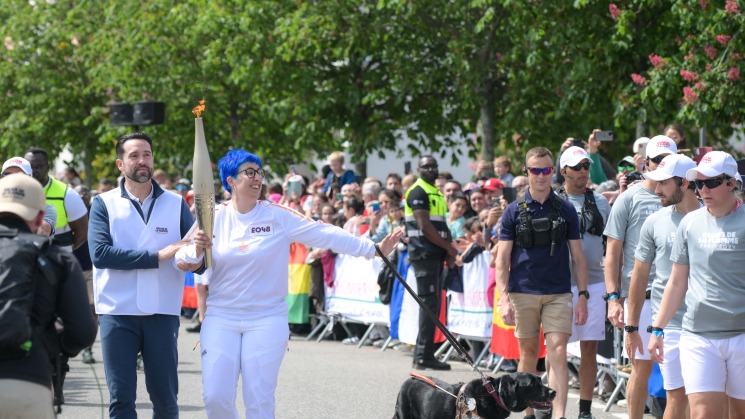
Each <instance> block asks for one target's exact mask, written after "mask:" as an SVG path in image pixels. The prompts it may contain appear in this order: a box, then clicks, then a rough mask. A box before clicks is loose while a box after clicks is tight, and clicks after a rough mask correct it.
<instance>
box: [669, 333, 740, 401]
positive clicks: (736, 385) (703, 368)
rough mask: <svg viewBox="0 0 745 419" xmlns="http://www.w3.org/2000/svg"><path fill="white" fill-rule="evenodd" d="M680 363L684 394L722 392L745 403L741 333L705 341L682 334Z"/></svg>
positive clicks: (694, 336) (702, 338)
mask: <svg viewBox="0 0 745 419" xmlns="http://www.w3.org/2000/svg"><path fill="white" fill-rule="evenodd" d="M665 337H667V334H665ZM665 359H667V355H665ZM680 363H681V364H682V365H685V366H686V368H685V369H684V370H683V381H684V382H685V386H686V394H692V393H702V392H706V391H714V392H718V393H722V392H726V393H727V395H728V396H730V397H732V398H735V399H740V400H745V385H743V383H745V333H743V334H740V335H737V336H733V337H731V338H726V339H708V338H705V337H702V336H699V335H694V334H693V333H690V332H683V334H682V335H681V337H680Z"/></svg>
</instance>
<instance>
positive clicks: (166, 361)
mask: <svg viewBox="0 0 745 419" xmlns="http://www.w3.org/2000/svg"><path fill="white" fill-rule="evenodd" d="M98 322H99V325H100V329H101V332H100V333H101V349H102V352H103V363H104V370H105V372H106V384H107V385H108V387H109V394H110V397H111V399H110V402H109V417H111V418H116V419H131V418H136V417H137V413H136V412H135V401H136V399H137V354H139V353H140V352H142V359H143V362H144V365H145V385H146V386H147V392H148V394H149V395H150V402H151V403H152V405H153V418H155V419H173V418H178V372H177V368H178V348H177V345H176V340H177V339H178V330H179V317H178V316H171V315H165V314H153V315H149V316H118V315H107V314H103V315H100V316H99V317H98Z"/></svg>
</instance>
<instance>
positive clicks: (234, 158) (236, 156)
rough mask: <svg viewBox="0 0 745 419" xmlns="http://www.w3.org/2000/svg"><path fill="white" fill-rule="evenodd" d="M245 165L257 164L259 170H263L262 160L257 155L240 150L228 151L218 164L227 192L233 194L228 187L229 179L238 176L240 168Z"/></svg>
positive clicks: (223, 185)
mask: <svg viewBox="0 0 745 419" xmlns="http://www.w3.org/2000/svg"><path fill="white" fill-rule="evenodd" d="M243 163H256V164H257V165H258V166H259V168H262V166H263V165H262V163H261V159H260V158H259V156H257V155H256V154H252V153H249V152H248V151H246V150H244V149H242V148H239V149H236V150H230V151H228V154H226V155H225V156H224V157H223V158H221V159H220V161H218V162H217V168H218V169H219V170H220V180H221V181H222V187H223V188H225V190H226V191H228V192H230V193H233V191H232V190H230V185H228V178H229V177H233V176H235V175H237V174H238V168H239V167H241V165H242V164H243Z"/></svg>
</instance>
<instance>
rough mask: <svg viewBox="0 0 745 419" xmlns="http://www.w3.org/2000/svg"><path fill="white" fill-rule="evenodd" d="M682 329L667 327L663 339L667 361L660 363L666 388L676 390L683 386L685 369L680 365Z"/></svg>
mask: <svg viewBox="0 0 745 419" xmlns="http://www.w3.org/2000/svg"><path fill="white" fill-rule="evenodd" d="M680 333H681V330H680V329H665V338H664V339H663V343H664V344H665V347H664V352H663V354H664V356H665V362H663V363H662V364H660V371H661V372H662V380H663V382H664V385H665V390H667V391H670V390H676V389H679V388H681V387H683V386H684V385H685V384H684V383H683V371H681V367H680Z"/></svg>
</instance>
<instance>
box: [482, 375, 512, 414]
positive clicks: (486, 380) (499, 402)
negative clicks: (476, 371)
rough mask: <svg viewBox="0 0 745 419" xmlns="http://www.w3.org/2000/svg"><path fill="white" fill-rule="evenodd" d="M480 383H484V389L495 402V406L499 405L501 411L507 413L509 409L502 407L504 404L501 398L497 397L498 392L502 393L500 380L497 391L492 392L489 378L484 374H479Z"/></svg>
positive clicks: (492, 387) (492, 388)
mask: <svg viewBox="0 0 745 419" xmlns="http://www.w3.org/2000/svg"><path fill="white" fill-rule="evenodd" d="M481 382H482V383H484V388H485V389H486V391H488V392H489V394H491V396H492V397H493V398H494V401H496V402H497V405H499V407H501V408H502V409H504V410H506V411H508V412H509V411H510V409H508V408H507V407H506V406H505V405H504V402H503V401H502V398H501V397H499V392H500V391H502V380H499V389H498V390H494V386H493V385H491V382H490V381H489V378H488V377H487V376H486V375H484V374H481Z"/></svg>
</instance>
